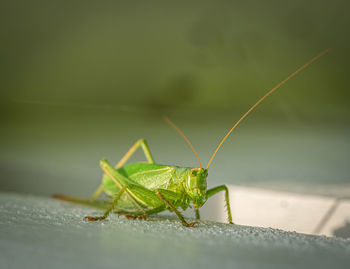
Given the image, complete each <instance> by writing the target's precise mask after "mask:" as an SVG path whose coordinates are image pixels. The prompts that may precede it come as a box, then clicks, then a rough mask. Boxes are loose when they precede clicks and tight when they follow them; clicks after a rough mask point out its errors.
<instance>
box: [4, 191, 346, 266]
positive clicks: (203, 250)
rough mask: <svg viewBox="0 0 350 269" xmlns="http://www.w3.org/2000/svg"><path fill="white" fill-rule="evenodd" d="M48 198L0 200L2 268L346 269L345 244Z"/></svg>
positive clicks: (8, 195)
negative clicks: (186, 223)
mask: <svg viewBox="0 0 350 269" xmlns="http://www.w3.org/2000/svg"><path fill="white" fill-rule="evenodd" d="M99 213H100V212H99V211H96V210H95V209H90V208H87V207H83V206H78V205H73V204H69V203H66V202H61V201H56V200H53V199H50V198H43V197H35V196H27V195H19V194H11V193H0V216H1V218H0V267H1V268H51V269H53V268H127V267H128V268H140V267H142V268H190V267H191V268H196V267H198V268H199V267H200V268H308V269H309V268H349V265H350V240H346V239H341V238H335V237H333V238H331V237H325V236H314V235H306V234H299V233H295V232H285V231H281V230H276V229H271V228H259V227H248V226H238V225H229V224H223V223H216V222H209V221H205V222H202V223H201V224H200V225H199V226H198V227H196V228H185V227H183V226H182V225H181V224H180V222H179V221H178V220H177V219H176V218H174V217H173V216H170V215H169V216H156V217H151V218H149V219H148V220H145V221H144V220H137V221H133V220H127V219H125V218H124V217H120V218H118V217H117V216H116V215H113V216H111V217H110V218H109V219H108V220H107V221H104V222H95V223H88V222H85V221H83V220H82V218H83V217H84V216H85V215H91V214H99Z"/></svg>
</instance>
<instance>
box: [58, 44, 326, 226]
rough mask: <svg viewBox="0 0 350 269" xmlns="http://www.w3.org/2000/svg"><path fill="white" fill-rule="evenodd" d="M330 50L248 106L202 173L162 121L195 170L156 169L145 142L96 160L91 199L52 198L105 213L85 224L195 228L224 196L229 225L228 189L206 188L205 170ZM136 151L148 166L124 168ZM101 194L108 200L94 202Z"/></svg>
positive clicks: (142, 163) (90, 218) (189, 168)
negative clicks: (168, 218) (169, 222)
mask: <svg viewBox="0 0 350 269" xmlns="http://www.w3.org/2000/svg"><path fill="white" fill-rule="evenodd" d="M328 51H329V50H325V51H323V52H321V53H320V54H318V55H316V56H315V57H313V58H312V59H311V60H309V61H308V62H307V63H305V64H304V65H302V66H301V67H299V68H298V69H297V70H296V71H295V72H293V73H292V74H290V75H289V76H288V77H286V78H285V79H284V80H282V81H281V82H280V83H278V84H277V85H276V86H275V87H273V88H272V89H271V90H269V91H268V92H267V93H266V94H265V95H264V96H263V97H262V98H260V99H259V100H258V101H257V102H256V103H255V104H254V105H253V106H252V107H250V109H249V110H248V111H247V112H246V113H244V114H243V116H242V117H241V118H240V119H239V120H238V121H237V122H236V123H235V124H234V125H233V127H232V128H231V130H230V131H229V132H228V133H227V134H226V135H225V137H224V138H223V139H222V141H221V142H220V144H219V145H218V147H217V148H216V150H215V152H214V154H213V155H212V156H211V159H210V161H209V163H208V165H207V166H206V168H203V166H202V164H201V161H200V159H199V157H198V154H197V152H196V150H195V149H194V147H193V146H192V144H191V143H190V141H189V140H188V139H187V138H186V136H185V135H184V134H183V133H182V131H181V130H180V129H178V128H177V127H176V126H175V124H174V123H172V122H171V121H170V120H169V119H167V118H166V121H167V122H168V124H169V125H170V126H171V127H172V128H174V129H175V130H176V131H177V132H178V133H179V134H180V135H181V136H182V137H183V138H184V139H185V141H186V142H187V144H188V145H189V146H190V147H191V149H192V150H193V152H194V153H195V155H196V157H197V159H198V163H199V168H192V167H179V166H174V165H161V164H157V163H155V161H154V159H153V156H152V154H151V151H150V149H149V147H148V145H147V142H146V141H145V140H144V139H140V140H138V141H137V142H136V143H135V144H134V145H133V146H132V147H131V148H130V149H129V150H128V152H127V153H126V154H125V155H124V157H123V158H122V159H121V160H120V161H119V163H118V164H117V165H116V166H115V167H113V166H112V165H111V164H110V163H109V162H108V161H107V160H105V159H102V160H101V161H100V166H101V168H102V170H103V172H104V176H103V179H102V183H101V184H100V186H99V187H98V188H97V190H96V191H95V193H94V194H93V195H92V196H91V197H90V198H89V199H84V198H79V197H74V196H68V195H60V194H56V195H54V197H55V198H57V199H60V200H65V201H70V202H74V203H79V204H84V205H88V206H92V207H97V208H101V209H104V210H105V213H104V214H103V215H102V216H99V217H91V216H86V217H84V220H88V221H102V220H104V219H106V218H107V216H108V215H109V214H110V213H112V212H115V213H118V214H119V215H125V216H126V217H127V218H130V219H146V218H147V217H148V216H149V215H152V214H156V213H159V212H162V211H164V210H169V211H171V212H174V213H175V214H176V215H177V216H178V218H179V219H180V221H181V223H182V225H184V226H186V227H193V226H194V225H195V224H198V223H199V222H198V220H199V219H200V214H199V208H201V207H202V206H203V205H204V203H205V202H206V201H207V200H208V199H209V198H210V197H211V196H213V195H214V194H216V193H218V192H222V191H224V192H225V203H226V207H227V220H228V222H229V223H233V222H232V214H231V208H230V202H229V192H228V188H227V186H226V185H220V186H217V187H214V188H212V189H207V177H208V168H209V166H210V164H211V162H212V161H213V158H214V156H215V155H216V153H217V152H218V150H219V148H220V147H221V146H222V144H223V143H224V142H225V140H226V139H227V137H228V136H229V135H230V134H231V132H232V131H233V130H234V129H235V128H236V127H237V125H238V124H239V123H240V122H241V121H242V120H243V119H244V118H245V117H246V116H247V115H248V114H249V113H250V112H251V111H252V110H253V109H254V108H255V107H257V106H258V105H259V104H260V103H261V102H262V101H263V100H264V99H265V98H266V97H268V96H269V95H270V94H271V93H273V92H274V91H275V90H277V89H278V88H279V87H280V86H281V85H282V84H284V83H285V82H286V81H288V80H289V79H291V78H292V77H294V76H295V75H296V74H298V73H299V72H300V71H302V70H303V69H305V68H306V67H307V66H308V65H310V64H311V63H312V62H314V61H316V60H317V59H318V58H320V57H321V56H322V55H324V54H326V53H327V52H328ZM139 147H141V148H142V150H143V152H144V154H145V157H146V159H147V162H137V163H132V164H127V165H126V162H127V161H128V159H129V158H130V157H131V156H132V155H133V154H134V152H135V151H136V150H137V149H138V148H139ZM103 192H104V193H105V195H106V196H107V197H108V198H109V200H98V199H97V198H98V197H99V196H100V195H101V194H102V193H103ZM191 204H192V205H193V207H194V210H195V215H196V220H197V221H195V222H187V221H186V220H185V218H184V216H183V215H182V213H181V212H180V211H179V210H178V208H182V209H183V210H185V209H187V208H188V207H191Z"/></svg>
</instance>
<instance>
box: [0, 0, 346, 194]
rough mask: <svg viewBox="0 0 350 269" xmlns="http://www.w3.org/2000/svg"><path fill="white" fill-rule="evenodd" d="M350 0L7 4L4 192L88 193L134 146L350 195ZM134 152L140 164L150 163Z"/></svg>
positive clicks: (257, 182)
mask: <svg viewBox="0 0 350 269" xmlns="http://www.w3.org/2000/svg"><path fill="white" fill-rule="evenodd" d="M349 7H350V4H349V2H348V1H340V0H338V1H332V2H329V1H314V0H313V1H306V2H305V1H257V0H253V1H171V2H170V1H56V0H51V1H7V2H6V3H2V8H1V11H0V12H1V16H0V21H1V23H0V27H1V33H2V34H1V36H0V41H1V42H0V46H1V50H0V56H1V61H0V71H1V92H0V100H1V101H0V102H1V103H0V105H1V106H0V121H1V135H0V138H1V140H0V141H1V142H0V143H1V153H0V161H1V162H0V174H1V177H0V188H1V190H5V191H16V192H26V193H34V194H41V195H50V194H52V193H57V192H63V193H70V194H75V195H81V196H87V195H89V194H91V193H92V192H93V191H94V189H95V188H96V186H97V185H98V184H99V181H100V178H101V171H100V168H99V167H98V160H99V159H101V158H102V157H107V158H108V159H109V160H110V161H111V162H113V163H116V162H117V161H118V160H119V159H120V158H121V157H122V155H123V154H124V153H125V152H126V151H127V149H128V148H129V147H130V146H131V145H132V144H133V143H134V142H135V141H136V140H137V139H139V138H141V137H142V138H145V139H147V140H148V142H149V144H150V147H151V150H152V151H153V154H154V156H155V159H156V161H157V162H160V163H165V164H175V165H184V166H197V162H196V159H195V158H194V155H193V153H192V152H191V150H189V149H188V146H187V145H186V144H185V142H184V141H182V139H181V138H180V137H179V136H178V135H177V134H176V133H175V132H174V131H173V130H172V129H171V128H169V127H168V126H167V125H166V124H165V123H164V121H163V120H162V116H163V115H168V116H169V117H170V118H171V119H172V120H173V121H174V122H175V123H176V124H177V125H178V126H179V127H180V128H181V129H182V130H183V131H184V132H185V134H187V135H188V137H189V138H190V140H191V141H192V142H193V144H194V145H195V146H196V147H197V149H198V151H199V154H200V157H201V158H202V162H204V163H207V161H208V160H209V158H210V154H212V152H213V151H214V149H215V147H216V145H217V144H218V143H219V141H220V139H221V138H222V137H223V136H224V134H225V132H227V131H228V130H229V128H230V127H231V126H232V124H233V123H234V122H235V121H236V120H238V119H239V117H240V116H241V115H242V114H243V113H244V112H245V111H247V110H248V108H249V107H250V106H251V105H252V104H254V102H255V101H257V99H258V98H260V97H261V96H262V95H263V94H264V93H265V92H266V91H267V90H268V89H270V88H272V87H273V86H274V85H275V84H277V83H278V82H280V81H281V80H282V79H284V78H285V77H286V76H287V75H289V74H290V73H292V72H293V71H295V70H296V69H297V68H298V67H299V66H301V65H302V64H304V63H305V62H306V61H308V60H309V59H310V58H312V57H313V56H315V55H316V54H318V53H319V52H321V51H322V50H324V49H327V48H331V49H332V51H331V52H330V53H329V54H328V55H326V56H324V57H322V58H321V59H320V60H318V61H317V62H316V63H314V64H313V65H311V66H310V67H308V68H307V69H306V70H305V71H303V72H302V73H301V74H299V75H298V76H297V77H295V78H293V80H291V81H289V82H288V83H287V84H286V85H284V86H283V87H282V88H281V89H280V90H279V91H277V92H276V93H274V94H273V95H272V96H271V97H270V98H269V99H267V100H266V101H264V102H263V103H262V105H261V106H260V107H259V108H258V109H257V110H256V111H255V112H253V113H252V114H251V115H250V116H249V117H248V118H247V119H246V120H245V121H244V122H243V123H242V124H241V126H240V127H239V128H238V129H237V131H236V133H234V134H232V136H231V137H230V139H229V140H228V141H227V143H226V144H225V145H224V147H223V148H222V149H221V151H220V152H219V153H218V155H217V156H216V158H215V160H214V163H213V165H212V166H211V170H210V171H209V173H210V174H209V185H217V184H220V183H228V184H239V185H249V186H260V187H264V188H279V189H284V190H288V191H290V190H291V191H301V192H307V193H315V192H320V193H322V194H325V195H336V196H342V197H344V196H346V197H350V192H349V189H350V187H349V186H350V176H349V173H350V169H349V165H348V160H349V157H350V154H349V152H350V151H349V149H350V141H349V133H350V131H349V122H350V117H349V115H350V114H349V110H350V108H349V97H350V91H349V68H348V65H349V62H350V57H349V51H348V45H349V36H350V35H349V34H350V30H349V29H350V28H349V25H350V24H349V22H350V19H349ZM142 158H143V156H142V154H140V153H138V154H137V155H136V156H135V158H133V160H134V161H135V160H140V159H142Z"/></svg>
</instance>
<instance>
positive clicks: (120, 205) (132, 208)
mask: <svg viewBox="0 0 350 269" xmlns="http://www.w3.org/2000/svg"><path fill="white" fill-rule="evenodd" d="M139 147H141V148H142V149H143V151H144V154H145V156H146V159H147V162H138V163H132V164H127V165H125V163H126V162H127V161H128V159H129V158H130V157H131V155H132V154H134V152H135V151H136V150H137V149H138V148H139ZM100 166H101V168H102V170H103V172H104V176H103V179H102V183H101V185H100V186H99V188H98V189H97V190H96V192H95V193H94V194H93V195H92V197H91V198H90V199H83V198H78V197H72V196H67V195H55V197H56V198H58V199H61V200H66V201H70V202H74V203H79V204H84V205H88V206H93V207H97V208H101V209H105V213H104V215H103V216H101V217H90V216H87V217H85V218H84V219H87V220H90V221H96V220H104V219H105V218H106V217H107V216H108V215H109V214H110V213H111V212H116V213H118V214H122V215H126V216H127V217H128V218H146V217H147V216H149V215H152V214H156V213H159V212H161V211H164V210H170V211H171V212H174V213H175V214H176V215H177V216H178V217H179V219H180V220H181V222H182V224H183V225H184V226H187V227H192V226H193V225H195V224H196V223H198V222H192V223H187V222H186V221H185V219H184V217H183V216H182V214H181V213H180V212H179V211H178V208H182V209H183V210H185V209H187V208H188V207H191V205H193V206H194V209H195V213H196V219H199V218H200V216H199V208H200V207H202V205H203V204H204V203H205V202H206V201H207V199H208V198H209V197H211V196H212V195H214V194H216V193H218V192H220V191H225V194H226V195H225V199H226V206H227V209H228V221H229V223H232V217H231V210H230V204H229V200H228V199H229V195H228V189H227V187H226V186H225V185H221V186H218V187H215V188H213V189H209V190H207V177H208V170H207V169H203V168H190V167H178V166H170V165H161V164H156V163H155V162H154V159H153V157H152V154H151V152H150V150H149V148H148V146H147V143H146V141H145V140H144V139H140V140H138V141H137V142H136V143H135V144H134V145H133V146H132V147H131V148H130V149H129V151H128V152H127V153H126V154H125V155H124V157H123V158H122V159H121V160H120V161H119V163H118V164H117V165H116V166H115V167H113V166H112V165H111V164H110V163H109V162H108V161H107V160H104V159H102V160H101V161H100ZM102 192H104V193H105V194H106V196H107V197H108V198H109V200H97V198H98V197H99V196H100V195H101V194H102Z"/></svg>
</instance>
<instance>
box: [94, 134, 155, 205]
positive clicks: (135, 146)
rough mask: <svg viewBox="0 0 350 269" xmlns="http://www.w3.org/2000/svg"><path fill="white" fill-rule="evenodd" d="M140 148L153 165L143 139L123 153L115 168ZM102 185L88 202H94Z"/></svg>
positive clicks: (100, 191) (101, 185) (151, 157)
mask: <svg viewBox="0 0 350 269" xmlns="http://www.w3.org/2000/svg"><path fill="white" fill-rule="evenodd" d="M139 147H141V148H142V150H143V153H144V154H145V157H146V159H147V161H148V162H149V163H154V159H153V156H152V153H151V150H150V149H149V147H148V144H147V142H146V140H145V139H139V140H137V141H136V143H135V144H134V145H133V146H132V147H131V148H130V149H129V150H128V151H127V152H126V153H125V155H124V156H123V157H122V158H121V159H120V161H119V162H118V164H117V165H116V166H115V168H116V169H118V168H120V167H122V166H123V165H124V164H125V163H126V162H127V161H128V160H129V159H130V157H131V156H132V155H133V154H134V153H135V151H136V150H137V149H138V148H139ZM103 189H104V187H103V184H100V185H99V186H98V188H97V190H96V191H95V192H94V194H93V195H91V197H90V200H91V201H95V200H96V199H97V198H98V197H99V196H100V195H101V193H102V192H103Z"/></svg>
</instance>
